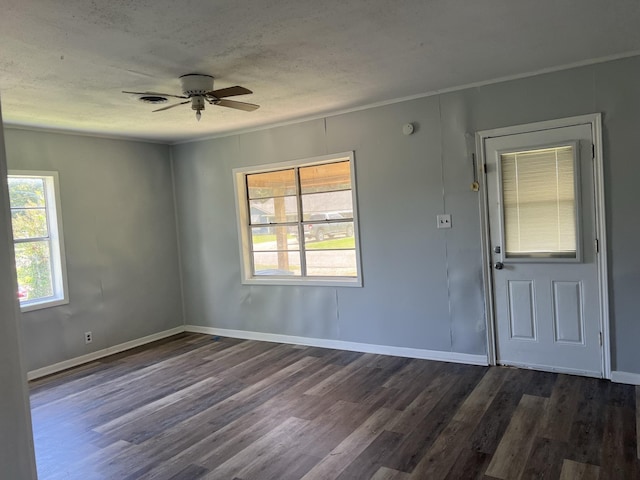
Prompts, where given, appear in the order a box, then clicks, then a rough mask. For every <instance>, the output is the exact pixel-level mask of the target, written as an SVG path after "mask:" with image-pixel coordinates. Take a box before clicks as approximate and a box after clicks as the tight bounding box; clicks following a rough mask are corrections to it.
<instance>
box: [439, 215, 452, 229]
mask: <svg viewBox="0 0 640 480" xmlns="http://www.w3.org/2000/svg"><path fill="white" fill-rule="evenodd" d="M437 220H438V228H451V215H449V214H448V213H444V214H442V215H438V217H437Z"/></svg>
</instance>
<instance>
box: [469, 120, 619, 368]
mask: <svg viewBox="0 0 640 480" xmlns="http://www.w3.org/2000/svg"><path fill="white" fill-rule="evenodd" d="M596 126H597V127H599V116H585V117H579V118H574V119H565V120H561V121H553V122H544V123H542V124H535V125H529V126H518V127H512V128H508V129H500V130H494V131H491V132H480V133H479V134H478V147H479V149H480V150H479V151H480V154H481V158H482V162H481V165H482V164H483V163H484V164H485V165H486V174H485V177H484V183H485V187H486V188H485V195H486V204H485V205H484V207H485V208H484V209H483V210H484V212H483V213H484V219H485V230H484V232H483V244H484V247H485V248H484V250H485V252H484V258H485V287H486V290H487V300H488V302H487V306H488V308H487V314H488V329H487V331H488V347H489V348H488V352H489V363H500V364H505V365H514V366H520V367H526V368H534V369H538V370H546V371H560V372H566V373H574V374H581V375H587V376H594V377H602V376H605V377H607V376H608V374H609V368H610V367H609V359H608V354H609V350H608V343H607V342H608V325H605V322H606V321H608V318H607V309H608V302H607V298H606V292H607V286H606V257H604V258H601V256H604V255H603V252H602V246H603V244H604V241H603V239H601V238H600V237H601V235H602V233H603V232H604V206H603V205H602V203H603V198H602V183H601V182H602V178H601V173H602V172H601V167H602V165H601V158H598V161H597V162H596V159H595V157H596V156H597V155H596V154H598V153H599V150H600V148H599V138H594V135H595V136H598V135H599V128H594V127H596ZM527 127H529V128H527ZM596 144H597V146H598V148H594V145H596ZM543 148H545V149H547V150H546V151H545V152H543V153H544V154H545V155H547V154H552V153H555V152H556V151H562V152H565V154H566V152H570V151H573V152H574V153H575V154H576V155H575V157H576V161H577V163H576V165H575V180H576V182H575V188H574V189H573V190H574V191H575V195H576V198H575V211H576V212H577V214H576V215H575V217H574V218H573V220H571V221H574V225H575V232H576V233H577V236H576V238H575V240H576V243H575V247H574V250H575V253H572V252H571V248H569V249H568V250H567V249H566V248H565V250H567V251H566V252H565V251H563V253H554V254H542V253H534V254H531V253H529V254H527V253H524V254H523V253H520V252H514V251H513V250H514V249H513V245H514V244H515V243H518V245H519V242H515V241H514V238H515V237H514V235H513V232H514V228H513V225H514V224H517V225H518V232H520V228H519V227H520V217H519V216H517V215H516V216H514V214H513V211H514V209H513V208H511V210H509V212H510V213H509V215H508V217H509V219H508V220H505V213H504V202H503V180H502V168H501V165H502V164H504V165H505V172H506V177H507V178H511V177H513V170H514V168H513V165H520V168H519V171H520V174H519V175H521V176H524V175H526V171H527V169H528V167H527V163H526V161H527V158H533V157H535V156H536V155H537V154H529V156H527V154H524V155H522V154H523V153H524V152H531V151H540V149H543ZM514 153H518V154H519V155H520V156H519V157H517V156H514V155H511V156H509V155H510V154H514ZM513 158H519V160H516V161H515V162H516V163H514V161H513ZM567 158H568V157H566V155H565V159H564V160H563V162H564V163H561V164H560V163H557V162H556V165H561V167H558V171H560V170H562V169H565V170H566V165H567V161H569V162H570V163H571V160H567ZM501 159H502V160H501ZM509 159H511V160H509ZM533 161H535V160H533ZM509 162H510V163H509ZM517 162H520V163H517ZM510 165H511V167H510ZM562 165H564V167H562ZM516 171H518V170H517V168H516ZM509 172H511V173H509ZM539 174H540V173H539V172H538V175H539ZM532 175H535V173H533V174H532ZM556 177H560V174H558V175H556ZM531 178H533V180H532V181H533V182H534V184H535V180H536V179H535V178H534V177H531ZM545 178H546V177H545ZM569 178H570V177H569ZM537 180H538V181H539V180H540V177H538V179H537ZM555 180H556V178H555V177H553V178H549V182H553V181H555ZM523 182H524V181H523ZM505 188H506V191H507V192H509V188H510V184H509V183H508V181H507V183H505ZM528 188H529V190H531V184H529V187H528ZM536 188H538V187H535V188H534V189H533V190H532V191H534V192H536ZM565 189H566V185H565ZM511 190H512V191H510V192H509V193H508V195H510V197H508V200H509V199H512V198H515V196H517V195H516V194H517V193H518V189H517V188H516V190H515V191H513V189H511ZM524 191H525V190H524V187H523V190H522V192H524ZM514 192H515V193H514ZM521 196H522V197H523V198H524V197H525V195H524V194H523V193H521ZM518 198H520V197H518ZM509 201H512V200H509ZM507 203H509V202H507ZM561 204H562V202H558V205H561ZM521 207H522V208H520V207H518V209H517V211H518V215H522V218H523V222H522V223H523V224H524V225H526V221H525V220H526V217H525V215H527V213H526V212H528V211H531V208H530V207H527V204H526V203H524V201H523V203H522V205H521ZM558 211H559V208H558ZM521 212H522V213H521ZM554 217H555V216H554ZM558 217H560V215H558ZM514 218H517V221H515V220H514ZM567 218H569V217H567ZM505 221H506V222H507V224H508V225H511V226H510V227H507V226H506V225H505ZM537 221H540V218H538V219H537ZM571 221H567V222H568V223H567V222H565V223H567V224H568V225H570V223H571ZM509 222H510V223H509ZM549 222H550V224H554V222H556V218H549ZM543 223H545V222H543ZM536 225H540V224H539V223H538V224H536ZM571 227H572V228H573V226H571ZM505 230H509V231H510V235H509V242H510V244H511V246H510V248H511V250H512V251H511V252H507V251H506V250H507V249H506V247H507V245H505V241H506V238H505ZM522 232H523V234H522V235H523V236H524V237H525V238H523V242H522V243H523V244H527V235H528V236H529V237H531V236H532V235H531V233H532V232H533V237H535V236H536V235H537V236H538V237H540V238H542V240H541V241H542V242H544V241H545V238H546V237H545V235H547V234H546V233H545V235H542V236H540V235H539V233H540V232H539V231H537V230H536V228H535V225H534V227H533V230H532V229H531V228H530V229H529V231H528V234H527V231H526V230H525V229H524V227H523V229H522ZM525 234H527V235H525ZM559 237H560V235H559ZM518 238H519V237H518ZM563 238H564V237H563ZM596 240H599V241H600V245H599V246H600V253H598V251H597V250H598V246H597V245H596ZM529 243H530V242H529ZM565 243H566V242H565ZM523 248H524V250H527V249H526V248H525V247H523ZM561 250H562V249H561ZM571 257H573V258H571ZM496 266H498V268H500V269H496V268H495V267H496ZM603 268H604V270H603ZM603 333H604V335H602V334H603ZM603 343H604V347H605V348H604V349H603Z"/></svg>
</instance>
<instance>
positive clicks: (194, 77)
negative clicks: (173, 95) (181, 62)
mask: <svg viewBox="0 0 640 480" xmlns="http://www.w3.org/2000/svg"><path fill="white" fill-rule="evenodd" d="M180 81H181V82H182V91H183V93H184V94H185V95H186V96H187V97H191V96H193V95H204V94H205V93H207V92H210V91H211V90H213V77H212V76H211V75H201V74H199V73H189V74H187V75H182V76H181V77H180Z"/></svg>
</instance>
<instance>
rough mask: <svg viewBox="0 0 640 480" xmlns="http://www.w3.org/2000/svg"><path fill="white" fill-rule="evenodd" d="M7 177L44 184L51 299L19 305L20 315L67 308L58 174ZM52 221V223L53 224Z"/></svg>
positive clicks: (27, 172) (22, 173) (13, 172)
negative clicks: (48, 239)
mask: <svg viewBox="0 0 640 480" xmlns="http://www.w3.org/2000/svg"><path fill="white" fill-rule="evenodd" d="M8 176H9V177H33V178H44V180H45V183H46V184H47V188H46V189H45V191H46V202H47V220H48V223H49V232H50V233H49V236H50V242H51V247H50V251H51V277H52V282H53V296H51V297H46V298H41V299H34V300H27V301H25V302H21V303H20V310H21V311H22V312H31V311H33V310H40V309H43V308H50V307H56V306H59V305H66V304H68V303H69V288H68V283H67V261H66V256H65V248H64V233H63V230H62V207H61V203H60V180H59V177H58V172H55V171H44V170H9V171H8ZM52 220H55V222H53V221H52Z"/></svg>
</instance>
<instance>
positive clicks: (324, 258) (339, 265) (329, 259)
mask: <svg viewBox="0 0 640 480" xmlns="http://www.w3.org/2000/svg"><path fill="white" fill-rule="evenodd" d="M305 258H306V260H307V275H310V276H320V277H356V276H357V268H356V252H355V250H338V251H336V250H315V251H310V250H307V252H306V257H305Z"/></svg>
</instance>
